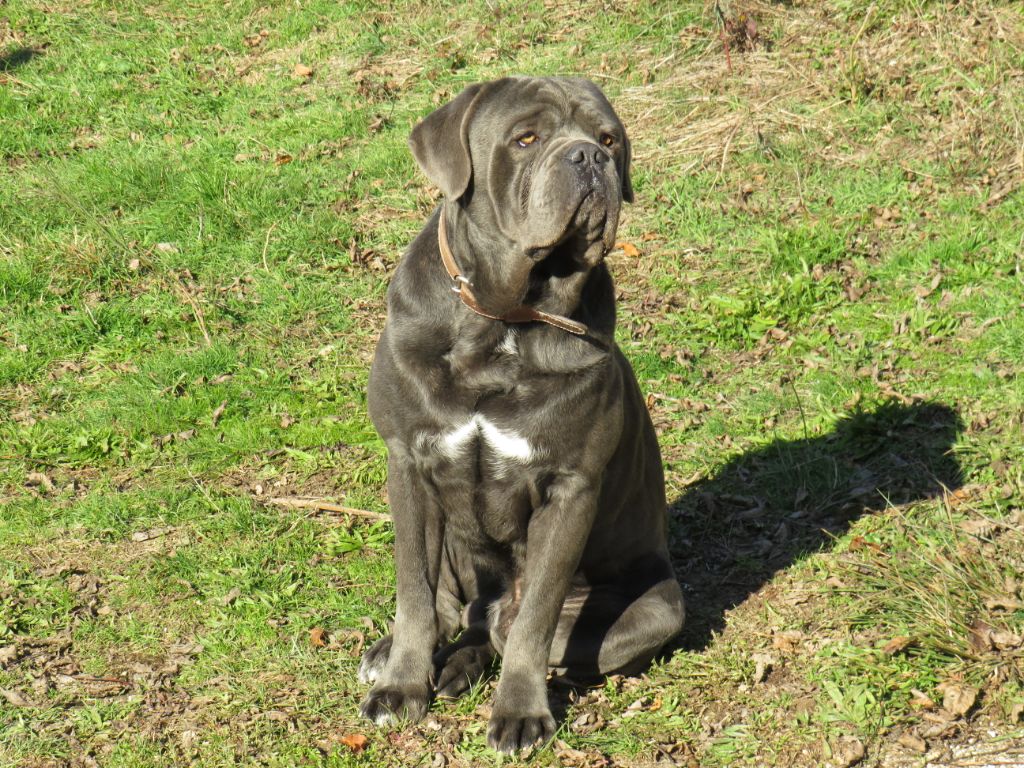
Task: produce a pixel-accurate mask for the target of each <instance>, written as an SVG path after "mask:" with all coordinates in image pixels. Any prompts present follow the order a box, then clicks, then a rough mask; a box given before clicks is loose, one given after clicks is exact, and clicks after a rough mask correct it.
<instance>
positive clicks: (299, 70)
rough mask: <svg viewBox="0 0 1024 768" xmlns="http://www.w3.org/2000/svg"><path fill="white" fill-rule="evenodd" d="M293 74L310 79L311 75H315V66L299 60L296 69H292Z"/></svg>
mask: <svg viewBox="0 0 1024 768" xmlns="http://www.w3.org/2000/svg"><path fill="white" fill-rule="evenodd" d="M292 74H293V75H295V76H296V77H301V78H304V79H309V78H310V77H312V76H313V68H312V67H307V66H306V65H305V64H303V63H302V62H299V63H298V64H296V65H295V69H293V70H292Z"/></svg>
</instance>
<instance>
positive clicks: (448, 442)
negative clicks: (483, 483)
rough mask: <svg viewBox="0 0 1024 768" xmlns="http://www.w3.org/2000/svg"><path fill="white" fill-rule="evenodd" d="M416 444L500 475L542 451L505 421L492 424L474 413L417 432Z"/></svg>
mask: <svg viewBox="0 0 1024 768" xmlns="http://www.w3.org/2000/svg"><path fill="white" fill-rule="evenodd" d="M417 442H418V446H417V447H418V448H419V449H420V450H421V451H426V452H428V453H430V454H432V455H433V456H435V457H436V458H438V459H440V460H442V461H443V462H444V463H455V464H478V465H482V468H483V469H484V470H490V471H491V472H494V473H496V474H499V475H502V474H504V473H505V472H507V471H509V470H514V469H517V468H522V467H523V466H525V465H528V464H530V463H531V462H532V461H533V460H534V459H536V458H538V457H539V455H540V454H541V453H542V451H540V450H539V449H538V447H537V446H536V445H534V444H533V443H532V442H531V441H530V440H529V439H528V438H527V437H525V436H524V435H523V434H522V433H520V432H519V431H518V430H516V429H515V428H514V427H512V426H510V425H508V424H501V425H499V424H496V423H495V422H494V421H492V420H491V419H490V418H488V417H487V416H485V415H484V414H482V413H474V414H473V415H472V416H470V417H468V418H467V419H465V420H463V421H458V422H455V423H454V424H452V425H450V426H446V427H444V428H443V429H442V430H441V431H439V432H436V433H434V434H430V433H423V434H421V435H420V438H419V440H418V441H417Z"/></svg>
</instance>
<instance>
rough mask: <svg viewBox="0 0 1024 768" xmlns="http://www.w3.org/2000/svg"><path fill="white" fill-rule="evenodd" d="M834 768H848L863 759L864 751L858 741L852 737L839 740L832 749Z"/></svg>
mask: <svg viewBox="0 0 1024 768" xmlns="http://www.w3.org/2000/svg"><path fill="white" fill-rule="evenodd" d="M832 753H833V755H834V757H835V761H834V764H835V766H836V768H849V766H851V765H856V764H857V763H859V762H860V761H861V760H863V759H864V755H865V754H866V751H865V749H864V745H863V744H862V743H861V740H860V739H857V738H854V737H852V736H849V737H845V738H841V739H839V743H838V744H836V746H835V747H834V748H833V750H832Z"/></svg>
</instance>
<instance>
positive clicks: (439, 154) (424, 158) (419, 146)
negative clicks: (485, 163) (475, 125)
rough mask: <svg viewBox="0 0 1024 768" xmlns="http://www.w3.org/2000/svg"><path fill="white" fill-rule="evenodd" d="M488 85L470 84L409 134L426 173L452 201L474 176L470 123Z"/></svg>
mask: <svg viewBox="0 0 1024 768" xmlns="http://www.w3.org/2000/svg"><path fill="white" fill-rule="evenodd" d="M487 85H489V84H488V83H476V84H475V85H471V86H469V87H468V88H466V89H465V90H464V91H463V92H462V93H460V94H459V95H458V96H456V97H455V99H454V100H452V101H451V102H449V103H448V104H445V105H444V106H443V107H441V108H440V109H437V110H435V111H433V112H431V113H430V114H429V115H427V116H426V117H425V118H424V119H423V120H422V122H420V123H419V124H417V125H416V127H415V128H413V129H412V133H411V134H410V135H409V148H410V149H411V150H412V156H413V157H414V158H416V162H417V163H418V164H419V166H420V168H421V169H422V170H423V173H425V174H426V175H427V178H428V179H430V181H432V182H433V183H434V184H436V185H437V186H438V187H439V188H440V190H441V192H443V193H444V196H445V197H446V198H448V199H449V200H452V201H454V200H458V199H459V198H460V197H462V195H463V194H465V192H466V189H467V188H468V187H469V182H470V179H472V178H473V158H472V157H471V156H470V154H469V123H470V121H471V120H472V118H473V113H474V112H475V111H476V107H477V104H478V103H479V101H480V97H481V96H482V95H483V93H484V91H485V90H486V86H487Z"/></svg>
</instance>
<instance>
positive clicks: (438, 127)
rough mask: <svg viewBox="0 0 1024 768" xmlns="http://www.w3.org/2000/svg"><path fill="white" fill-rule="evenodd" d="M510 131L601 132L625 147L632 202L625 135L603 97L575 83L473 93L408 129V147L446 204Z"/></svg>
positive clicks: (528, 80) (519, 80)
mask: <svg viewBox="0 0 1024 768" xmlns="http://www.w3.org/2000/svg"><path fill="white" fill-rule="evenodd" d="M516 131H521V132H526V131H536V132H547V133H548V136H547V137H546V138H548V139H550V138H555V137H560V136H564V137H572V136H578V137H580V138H584V137H589V138H590V139H591V140H594V141H596V140H597V139H598V136H600V134H601V133H602V132H609V133H611V134H613V135H616V136H617V137H618V138H620V139H621V140H622V142H623V144H624V147H625V155H624V156H623V157H622V158H620V161H619V162H620V163H621V164H622V165H621V167H620V173H621V175H622V177H623V186H624V192H625V197H626V199H627V201H628V200H630V199H631V197H632V191H631V190H630V189H629V184H628V173H629V171H628V167H629V149H628V146H629V145H628V141H626V139H625V130H624V129H623V126H622V123H621V121H620V120H619V118H618V116H617V115H616V114H615V110H614V109H613V108H612V106H611V104H610V103H609V102H608V99H607V98H605V95H604V94H603V93H602V92H601V89H600V88H598V87H597V86H596V85H594V84H593V83H591V82H590V81H589V80H584V79H581V78H560V77H545V78H536V77H506V78H502V79H501V80H495V81H492V82H488V83H477V84H474V85H471V86H469V87H467V88H466V89H465V90H464V91H462V92H461V93H460V94H459V95H458V96H456V97H455V99H453V100H452V101H451V102H449V103H448V104H445V105H444V106H443V107H441V108H440V109H437V110H435V111H434V112H432V113H431V114H429V115H428V116H427V117H426V118H425V119H424V120H423V121H422V122H420V123H419V124H418V125H417V126H416V127H415V128H413V131H412V134H411V135H410V137H409V146H410V148H411V150H412V153H413V156H414V157H415V158H416V162H417V163H418V164H419V166H420V168H421V169H423V172H424V173H425V174H426V175H427V177H428V178H429V179H430V180H431V181H432V182H434V183H435V184H436V185H437V186H438V187H439V188H440V189H441V191H442V192H443V193H444V195H445V197H447V198H449V199H450V200H457V199H458V198H459V197H461V196H462V195H463V193H465V191H466V189H467V188H468V186H469V183H470V180H471V178H472V176H473V170H474V167H477V168H480V167H482V166H483V165H484V163H482V162H480V161H482V160H484V159H485V158H486V157H487V156H489V155H490V154H491V153H492V152H494V151H497V150H498V149H499V148H500V147H501V146H508V144H509V142H511V141H512V140H513V139H514V138H515V137H516V136H517V133H516Z"/></svg>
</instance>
